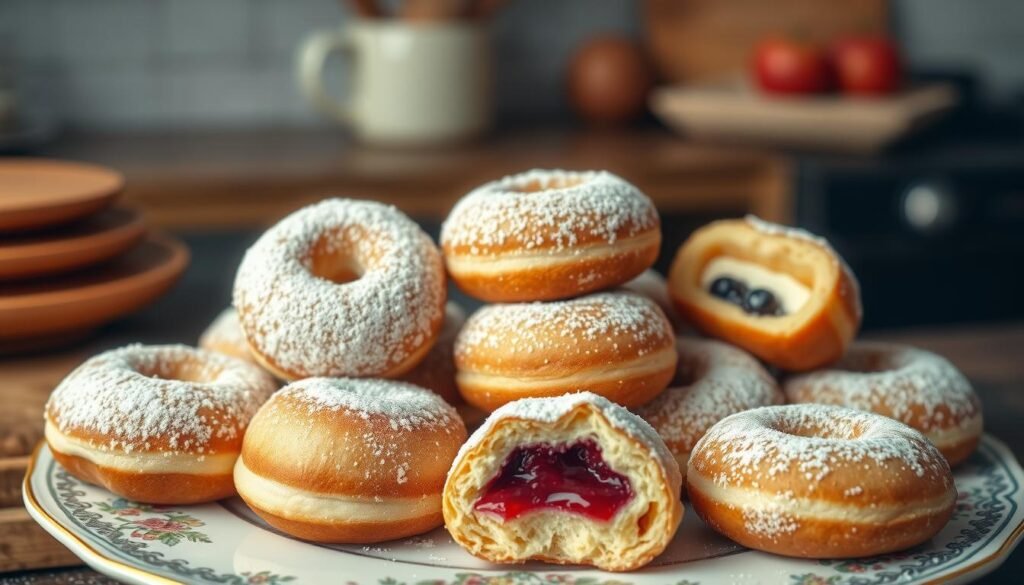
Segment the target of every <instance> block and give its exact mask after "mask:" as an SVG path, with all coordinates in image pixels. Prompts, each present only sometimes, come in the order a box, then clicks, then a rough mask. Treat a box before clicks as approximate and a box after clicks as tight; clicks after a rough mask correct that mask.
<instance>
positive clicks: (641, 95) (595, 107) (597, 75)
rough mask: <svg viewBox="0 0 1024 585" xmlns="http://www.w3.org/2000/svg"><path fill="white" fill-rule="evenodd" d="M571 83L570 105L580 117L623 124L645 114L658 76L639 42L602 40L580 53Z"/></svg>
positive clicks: (575, 57) (589, 43) (571, 66)
mask: <svg viewBox="0 0 1024 585" xmlns="http://www.w3.org/2000/svg"><path fill="white" fill-rule="evenodd" d="M567 81H568V91H569V103H570V105H572V108H573V109H574V110H575V111H576V113H577V114H579V115H580V117H582V118H583V119H585V120H587V121H588V122H592V123H597V124H621V123H624V122H628V121H630V120H633V119H635V118H636V117H637V116H639V115H640V114H642V113H643V111H644V108H645V107H646V103H647V93H648V92H649V91H650V89H651V86H652V84H653V83H654V74H653V73H652V71H651V66H650V63H649V62H648V60H647V55H645V54H644V52H643V50H642V49H641V48H640V46H639V45H638V44H637V43H636V42H634V41H632V40H630V39H628V38H625V37H620V36H602V37H597V38H594V39H592V40H590V41H587V42H586V43H584V44H583V45H582V46H581V47H580V48H579V49H577V50H576V53H575V54H574V55H573V57H572V60H571V61H570V62H569V72H568V80H567Z"/></svg>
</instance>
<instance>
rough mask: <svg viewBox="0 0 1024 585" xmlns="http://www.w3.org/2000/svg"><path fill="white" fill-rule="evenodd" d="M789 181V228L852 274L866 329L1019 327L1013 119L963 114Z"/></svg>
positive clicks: (1021, 153)
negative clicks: (824, 245) (825, 247)
mask: <svg viewBox="0 0 1024 585" xmlns="http://www.w3.org/2000/svg"><path fill="white" fill-rule="evenodd" d="M797 176H798V181H797V184H798V187H797V197H796V219H797V223H798V224H799V225H802V226H805V227H806V228H808V229H810V230H811V231H814V232H816V233H819V234H821V235H823V236H825V237H827V238H829V239H830V240H831V241H832V243H833V245H834V246H835V247H836V248H837V249H838V250H839V251H840V252H841V253H842V254H843V255H844V256H845V257H846V259H847V261H848V262H849V263H850V265H851V266H852V267H853V269H854V271H855V272H856V273H857V274H858V275H859V277H860V280H861V286H862V289H863V291H862V292H863V300H864V305H865V307H866V308H867V310H866V313H865V326H866V327H889V326H904V325H914V324H922V323H937V322H954V321H979V320H998V319H1011V318H1016V319H1020V318H1024V111H1022V110H1018V109H1015V108H1007V109H1004V110H1000V111H993V110H990V109H983V108H976V107H969V108H965V109H963V110H961V111H959V112H957V113H955V114H953V115H951V116H950V117H949V118H947V119H946V120H944V121H943V122H941V123H939V124H938V125H937V126H935V127H933V128H932V129H930V130H929V131H927V132H926V133H924V134H920V135H918V136H916V137H915V138H913V139H912V140H910V141H908V142H905V143H903V144H901V145H898V146H897V147H895V148H894V149H892V150H890V151H888V152H886V153H884V154H882V155H879V156H875V157H840V156H798V157H797Z"/></svg>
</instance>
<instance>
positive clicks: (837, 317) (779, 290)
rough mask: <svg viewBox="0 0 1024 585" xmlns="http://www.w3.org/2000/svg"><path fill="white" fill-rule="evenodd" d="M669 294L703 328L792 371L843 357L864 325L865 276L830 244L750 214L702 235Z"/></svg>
mask: <svg viewBox="0 0 1024 585" xmlns="http://www.w3.org/2000/svg"><path fill="white" fill-rule="evenodd" d="M669 293H670V294H671V295H672V300H673V302H675V304H676V307H677V308H678V309H679V312H680V313H681V314H682V315H683V318H684V319H686V320H687V321H689V322H690V323H692V324H693V325H694V326H696V327H697V328H698V329H700V330H701V331H702V332H704V333H707V334H709V335H711V336H714V337H718V338H721V339H724V340H726V341H728V342H729V343H732V344H733V345H738V346H740V347H742V348H743V349H746V350H747V351H749V352H750V353H752V354H754V355H756V356H757V357H759V358H761V359H763V360H765V361H766V362H769V363H771V364H774V365H776V366H779V367H781V368H784V369H787V370H798V371H802V370H810V369H813V368H816V367H819V366H821V365H823V364H826V363H829V362H833V361H835V360H837V359H839V357H840V356H842V355H843V352H844V351H845V350H846V347H847V345H849V343H850V341H851V340H852V339H853V337H854V335H855V334H856V333H857V329H858V328H859V327H860V320H861V305H860V290H859V288H858V285H857V280H856V278H855V277H854V275H853V273H852V272H851V271H850V269H849V267H847V265H846V263H845V262H843V260H842V258H840V257H839V255H837V254H836V252H835V251H834V250H833V249H832V247H831V246H829V244H828V242H826V241H825V240H823V239H821V238H818V237H816V236H813V235H811V234H809V233H808V232H806V231H803V230H799V229H795V228H787V227H783V226H779V225H775V224H770V223H767V222H764V221H761V220H759V219H757V218H755V217H750V216H748V217H747V218H746V219H744V220H725V221H717V222H714V223H711V224H710V225H707V226H705V227H703V228H701V229H699V230H697V231H696V232H694V234H693V235H692V236H690V238H689V239H688V240H687V241H686V242H685V243H684V244H683V245H682V247H681V248H680V249H679V253H678V254H677V255H676V258H675V261H674V262H673V263H672V269H671V271H670V272H669Z"/></svg>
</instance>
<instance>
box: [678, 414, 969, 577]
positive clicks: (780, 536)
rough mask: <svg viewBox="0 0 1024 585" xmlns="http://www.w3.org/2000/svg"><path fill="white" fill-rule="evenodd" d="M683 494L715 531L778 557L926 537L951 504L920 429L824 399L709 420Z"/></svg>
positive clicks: (847, 553)
mask: <svg viewBox="0 0 1024 585" xmlns="http://www.w3.org/2000/svg"><path fill="white" fill-rule="evenodd" d="M686 489H687V496H688V497H689V499H690V502H691V504H692V505H693V507H694V509H695V510H696V511H697V513H698V514H699V515H700V516H701V518H702V519H704V521H705V522H706V523H707V524H708V525H709V526H711V527H712V528H714V529H716V530H718V531H720V532H722V533H723V534H725V535H726V536H728V537H729V538H732V539H733V540H736V541H737V542H739V543H741V544H743V545H745V546H750V547H753V548H758V549H759V550H765V551H768V552H773V553H777V554H783V555H789V556H800V557H814V558H833V557H835V558H840V557H842V558H847V557H856V556H865V555H871V554H880V553H884V552H893V551H896V550H900V549H903V548H906V547H908V546H913V545H915V544H918V543H920V542H923V541H925V540H927V539H928V538H930V537H932V536H933V535H934V534H935V533H937V532H938V531H939V530H940V529H941V528H942V527H943V526H944V525H945V523H946V521H948V519H949V517H950V515H951V513H952V510H953V508H954V506H955V505H956V495H957V494H956V488H955V485H954V481H953V476H952V473H951V472H950V470H949V466H948V465H947V464H946V461H945V460H944V459H943V457H942V455H941V454H940V453H939V452H938V450H937V449H936V448H935V447H934V446H933V445H932V444H931V443H929V442H928V441H927V439H925V437H924V436H922V435H921V434H920V433H918V432H917V431H915V430H913V429H911V428H909V427H907V426H905V425H903V424H900V423H899V422H896V421H894V420H891V419H889V418H886V417H882V416H879V415H876V414H872V413H867V412H862V411H857V410H853V409H849V408H842V407H836V406H823V405H810V404H799V405H788V406H777V407H766V408H760V409H756V410H751V411H747V412H744V413H740V414H737V415H734V416H731V417H729V418H727V419H725V420H723V421H722V422H720V423H718V424H717V425H715V426H714V427H712V428H711V429H710V430H709V431H708V433H707V435H705V437H704V438H703V439H702V440H701V442H700V443H698V445H697V447H696V448H695V449H694V451H693V453H692V455H691V458H690V461H689V465H688V469H687V474H686Z"/></svg>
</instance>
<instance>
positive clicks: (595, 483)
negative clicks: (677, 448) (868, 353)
mask: <svg viewBox="0 0 1024 585" xmlns="http://www.w3.org/2000/svg"><path fill="white" fill-rule="evenodd" d="M681 481H682V480H681V477H680V475H679V466H678V465H677V464H676V461H675V459H673V457H672V454H671V453H669V452H668V449H666V448H665V444H664V443H663V442H662V440H661V438H660V437H658V434H657V433H655V432H654V429H652V428H651V427H650V426H649V425H648V424H647V423H645V422H644V421H643V419H641V418H640V417H638V416H636V415H634V414H632V413H630V412H629V411H627V410H626V409H624V408H622V407H620V406H618V405H616V404H613V403H611V402H609V401H608V400H606V399H604V398H602V397H600V396H597V395H595V394H591V393H587V392H583V393H578V394H568V395H565V396H560V397H558V398H527V399H523V400H519V401H517V402H513V403H510V404H507V405H505V406H503V407H501V408H500V409H498V410H497V411H495V412H494V413H493V414H492V415H491V416H490V418H488V419H487V422H485V423H484V426H482V427H480V429H478V430H477V431H476V432H475V433H473V436H472V437H470V439H469V441H468V442H467V443H466V445H465V446H464V447H463V448H462V449H461V450H460V451H459V455H458V457H457V458H456V460H455V463H454V464H453V465H452V469H451V472H450V473H449V475H448V481H447V483H446V484H445V487H444V520H445V526H446V527H447V528H448V532H449V533H451V535H452V538H453V539H454V540H455V542H457V543H459V544H460V545H461V546H463V547H464V548H465V549H466V550H468V551H469V552H470V553H472V554H473V555H476V556H478V557H480V558H482V559H485V560H488V561H490V562H494V563H521V562H524V561H526V560H529V559H537V560H542V561H547V562H551V563H563V564H581V565H592V566H595V567H599V568H601V569H604V570H607V571H628V570H632V569H636V568H639V567H641V566H643V565H645V564H647V563H649V562H650V561H651V559H653V558H654V557H656V556H658V555H659V554H660V553H661V552H662V551H663V550H664V549H665V547H666V546H667V545H668V543H669V542H670V541H671V540H672V537H673V535H674V534H675V532H676V529H677V528H678V527H679V522H680V521H681V520H682V516H683V506H682V502H681V501H680V500H679V490H680V489H681Z"/></svg>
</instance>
